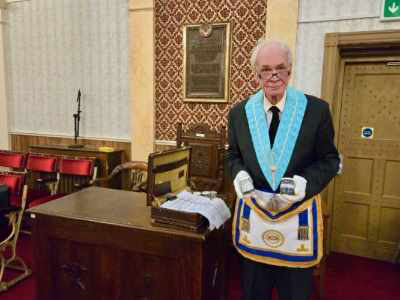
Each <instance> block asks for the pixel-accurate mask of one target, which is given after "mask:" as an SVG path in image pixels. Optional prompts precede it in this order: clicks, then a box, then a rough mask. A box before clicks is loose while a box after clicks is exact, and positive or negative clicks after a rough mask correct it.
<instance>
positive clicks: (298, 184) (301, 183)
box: [275, 175, 307, 207]
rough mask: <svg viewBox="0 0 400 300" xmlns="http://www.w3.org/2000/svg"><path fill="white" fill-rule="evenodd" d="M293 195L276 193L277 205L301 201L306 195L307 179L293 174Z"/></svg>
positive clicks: (283, 205)
mask: <svg viewBox="0 0 400 300" xmlns="http://www.w3.org/2000/svg"><path fill="white" fill-rule="evenodd" d="M293 180H294V195H286V194H276V195H275V197H276V199H277V200H278V201H279V207H287V206H291V205H292V204H293V203H296V202H299V201H302V200H303V199H304V197H305V196H306V185H307V180H306V179H305V178H304V177H301V176H298V175H294V176H293Z"/></svg>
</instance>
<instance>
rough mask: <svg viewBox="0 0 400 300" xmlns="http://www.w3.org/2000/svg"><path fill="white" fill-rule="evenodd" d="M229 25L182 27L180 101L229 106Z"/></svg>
mask: <svg viewBox="0 0 400 300" xmlns="http://www.w3.org/2000/svg"><path fill="white" fill-rule="evenodd" d="M230 34H231V32H230V24H229V23H214V24H196V25H185V26H184V27H183V83H184V84H183V101H184V102H210V103H227V102H229V76H230V51H231V49H230V48H231V36H230Z"/></svg>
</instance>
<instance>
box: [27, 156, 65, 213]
mask: <svg viewBox="0 0 400 300" xmlns="http://www.w3.org/2000/svg"><path fill="white" fill-rule="evenodd" d="M58 161H59V157H57V156H54V155H44V154H39V153H29V154H28V159H27V163H26V172H27V184H28V189H29V192H28V200H27V202H28V206H30V203H31V202H32V201H34V200H35V199H39V198H43V197H46V196H49V195H50V194H54V192H55V188H56V183H57V170H58Z"/></svg>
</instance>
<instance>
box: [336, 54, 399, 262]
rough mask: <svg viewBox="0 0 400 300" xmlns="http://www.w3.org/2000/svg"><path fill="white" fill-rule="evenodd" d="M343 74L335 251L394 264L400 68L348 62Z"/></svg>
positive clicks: (397, 209) (396, 222)
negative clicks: (341, 172) (340, 166)
mask: <svg viewBox="0 0 400 300" xmlns="http://www.w3.org/2000/svg"><path fill="white" fill-rule="evenodd" d="M343 76H344V77H343V89H342V90H341V99H342V100H341V112H340V126H339V139H338V148H339V151H340V152H341V153H342V154H343V156H344V169H343V174H342V175H341V176H339V177H337V178H336V180H335V191H334V193H335V195H334V203H333V228H332V249H333V251H338V252H343V253H348V254H353V255H358V256H364V257H370V258H375V259H380V260H391V259H392V256H393V253H394V250H395V248H396V247H397V244H398V243H399V242H400V230H399V228H400V66H396V64H393V63H389V64H388V63H386V62H364V63H347V64H346V65H345V67H344V75H343ZM363 128H364V131H363ZM362 132H364V133H362Z"/></svg>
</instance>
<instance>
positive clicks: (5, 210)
mask: <svg viewBox="0 0 400 300" xmlns="http://www.w3.org/2000/svg"><path fill="white" fill-rule="evenodd" d="M25 176H26V174H25V173H17V172H1V173H0V184H3V185H6V186H7V187H8V199H9V201H8V202H9V203H7V204H6V205H5V206H2V207H1V208H0V215H1V216H4V217H5V218H6V220H7V221H8V222H6V223H4V224H2V225H1V227H0V231H1V235H0V291H5V290H7V289H8V288H9V287H11V286H13V285H14V284H16V283H17V282H19V281H21V280H23V279H25V278H26V277H28V276H29V275H31V273H32V271H31V270H30V269H29V268H28V266H27V265H26V264H25V262H24V261H23V259H22V258H21V257H19V256H17V241H18V237H19V233H20V228H21V221H22V217H23V214H24V211H25V206H26V196H27V190H28V187H27V185H26V184H25ZM8 248H9V249H10V250H11V251H7V249H8ZM8 269H12V270H13V271H14V272H15V271H18V272H19V273H18V274H19V275H17V276H15V275H14V276H11V278H10V276H7V278H8V279H6V278H5V273H6V270H8Z"/></svg>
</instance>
